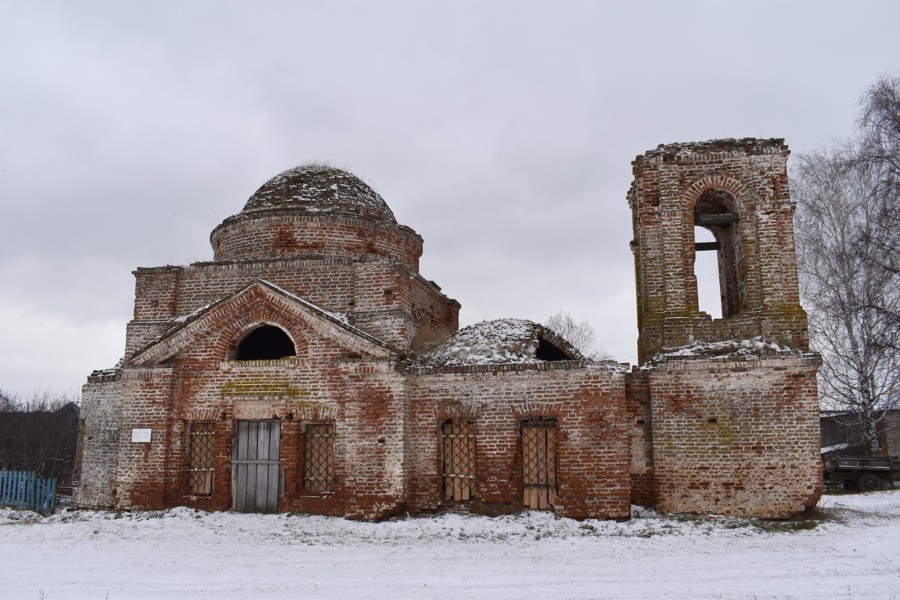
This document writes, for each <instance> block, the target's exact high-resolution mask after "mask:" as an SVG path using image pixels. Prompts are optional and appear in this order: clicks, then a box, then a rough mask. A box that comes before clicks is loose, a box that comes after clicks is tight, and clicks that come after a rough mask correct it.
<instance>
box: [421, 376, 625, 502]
mask: <svg viewBox="0 0 900 600" xmlns="http://www.w3.org/2000/svg"><path fill="white" fill-rule="evenodd" d="M409 398H410V400H409V402H410V417H409V430H408V433H407V435H408V439H409V442H408V448H407V457H408V461H409V473H410V476H409V477H410V481H409V506H410V509H411V510H416V511H418V510H434V509H437V508H440V507H442V506H446V505H448V504H452V502H448V501H447V500H445V499H444V498H443V497H442V481H441V473H442V457H441V441H440V428H441V424H442V423H443V422H444V421H446V420H448V419H451V418H454V417H466V418H469V419H471V420H473V421H474V423H475V430H476V457H477V459H476V460H477V462H476V469H475V471H476V480H475V496H474V499H473V500H472V501H470V502H468V503H465V506H466V507H467V508H469V509H470V510H473V511H475V512H483V513H487V514H501V513H509V512H518V511H520V510H522V508H523V503H522V457H521V452H522V450H521V435H520V426H521V423H522V421H523V420H526V419H532V418H552V419H556V421H557V423H558V428H559V433H558V435H559V442H558V443H559V447H558V473H557V478H558V479H557V484H558V490H557V497H556V504H555V506H554V507H553V510H554V512H556V514H559V515H560V516H566V517H574V518H588V517H591V518H627V517H628V516H629V515H630V501H629V476H628V462H629V447H628V433H627V426H626V415H625V382H624V376H623V374H622V373H621V372H619V371H617V370H615V369H612V368H606V367H591V368H584V367H583V366H581V365H579V364H578V363H544V364H542V365H540V364H539V365H503V366H496V367H459V368H442V369H415V370H412V371H411V376H410V383H409Z"/></svg>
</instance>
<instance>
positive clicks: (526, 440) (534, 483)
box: [522, 419, 558, 510]
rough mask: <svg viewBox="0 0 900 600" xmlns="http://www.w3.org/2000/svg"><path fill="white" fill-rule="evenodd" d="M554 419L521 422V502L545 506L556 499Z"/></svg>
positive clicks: (555, 436)
mask: <svg viewBox="0 0 900 600" xmlns="http://www.w3.org/2000/svg"><path fill="white" fill-rule="evenodd" d="M557 431H558V426H557V423H556V420H555V419H534V420H529V421H523V422H522V503H523V504H524V505H525V506H526V507H528V508H537V509H542V510H543V509H547V508H550V507H551V506H552V505H553V504H554V503H555V502H556V466H557V464H556V449H557V443H556V440H557Z"/></svg>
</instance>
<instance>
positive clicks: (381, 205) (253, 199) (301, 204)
mask: <svg viewBox="0 0 900 600" xmlns="http://www.w3.org/2000/svg"><path fill="white" fill-rule="evenodd" d="M271 208H290V209H297V210H300V211H303V212H306V213H311V214H344V215H350V216H355V217H362V218H366V219H372V220H376V221H387V222H389V223H396V222H397V220H396V219H395V218H394V213H393V212H391V209H390V208H389V207H388V205H387V203H386V202H385V201H384V199H383V198H382V197H381V196H380V195H379V194H378V192H376V191H375V190H373V189H372V188H371V187H370V186H369V185H367V184H366V183H365V182H364V181H362V180H361V179H360V178H359V177H357V176H356V175H353V174H352V173H348V172H346V171H342V170H341V169H336V168H334V167H329V166H326V165H318V164H308V165H301V166H299V167H294V168H293V169H288V170H287V171H284V172H283V173H279V174H278V175H276V176H275V177H273V178H272V179H270V180H269V181H267V182H266V183H264V184H263V185H262V186H261V187H260V188H259V189H258V190H256V192H254V194H253V195H252V196H250V199H249V200H248V201H247V204H246V205H244V210H243V211H242V212H244V213H246V212H250V211H256V210H261V209H271Z"/></svg>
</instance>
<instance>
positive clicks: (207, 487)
mask: <svg viewBox="0 0 900 600" xmlns="http://www.w3.org/2000/svg"><path fill="white" fill-rule="evenodd" d="M189 445H190V450H189V454H188V456H189V460H188V469H187V470H188V480H189V483H190V486H191V494H195V495H197V496H209V495H210V494H212V487H213V470H214V465H215V456H216V424H215V423H203V422H195V423H191V424H190V435H189Z"/></svg>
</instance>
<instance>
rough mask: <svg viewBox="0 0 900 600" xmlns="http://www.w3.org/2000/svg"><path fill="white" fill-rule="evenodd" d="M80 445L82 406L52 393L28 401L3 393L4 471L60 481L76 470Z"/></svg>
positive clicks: (0, 446) (0, 441)
mask: <svg viewBox="0 0 900 600" xmlns="http://www.w3.org/2000/svg"><path fill="white" fill-rule="evenodd" d="M77 442H78V405H77V402H75V397H74V396H73V395H71V394H65V393H63V394H57V393H53V392H50V391H49V390H45V391H40V392H34V393H32V394H30V395H29V396H28V397H27V398H25V399H24V400H20V399H18V398H16V397H14V396H12V395H9V394H4V393H3V392H2V391H0V469H9V470H21V471H37V472H38V473H39V474H40V475H41V476H44V477H57V478H60V477H61V476H62V475H63V473H64V472H65V471H66V470H67V469H70V468H71V467H72V465H73V464H74V461H75V451H76V445H77Z"/></svg>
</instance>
